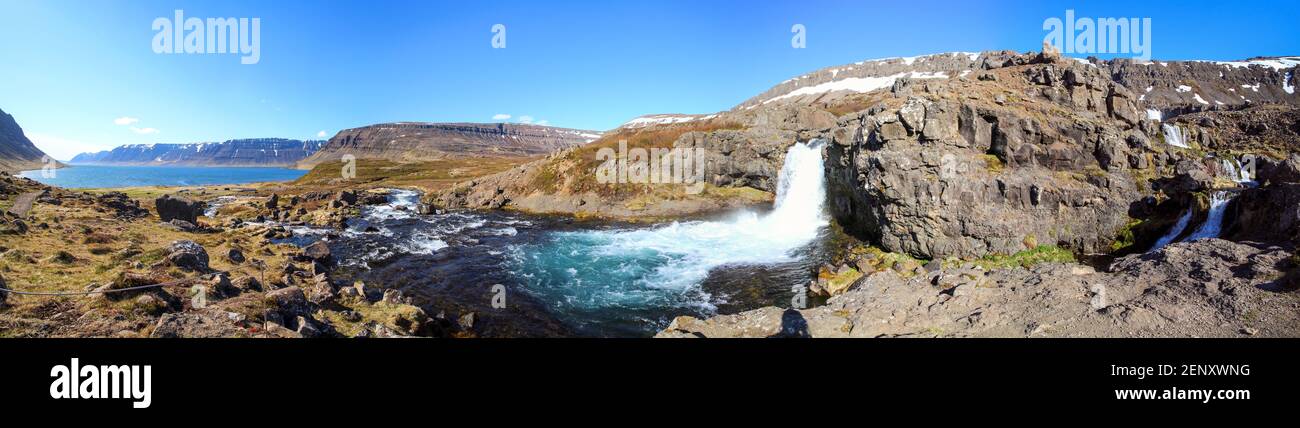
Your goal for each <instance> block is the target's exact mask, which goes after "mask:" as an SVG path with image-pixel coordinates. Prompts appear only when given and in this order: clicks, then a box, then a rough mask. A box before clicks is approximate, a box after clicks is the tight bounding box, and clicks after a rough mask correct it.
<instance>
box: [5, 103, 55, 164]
mask: <svg viewBox="0 0 1300 428" xmlns="http://www.w3.org/2000/svg"><path fill="white" fill-rule="evenodd" d="M45 157H46V156H45V152H42V151H41V149H38V148H36V145H34V144H32V141H31V140H29V139H27V135H25V134H23V128H22V127H19V126H18V122H17V121H15V120H14V117H13V116H12V115H10V114H8V113H5V112H4V110H0V171H5V172H9V173H15V172H18V171H24V170H33V169H41V167H43V166H44V163H43V162H42V159H43V158H45ZM56 165H57V164H56Z"/></svg>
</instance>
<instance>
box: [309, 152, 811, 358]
mask: <svg viewBox="0 0 1300 428" xmlns="http://www.w3.org/2000/svg"><path fill="white" fill-rule="evenodd" d="M823 170H824V169H823V163H822V157H821V145H820V144H811V145H807V144H797V145H795V146H793V147H791V148H790V150H789V151H788V153H787V154H786V160H785V164H784V166H783V168H782V170H781V172H780V176H779V184H778V190H777V199H776V203H775V205H774V207H773V209H772V210H771V211H769V212H767V213H763V214H759V213H753V212H741V213H735V214H732V215H730V216H728V217H726V218H724V219H721V220H716V221H689V222H673V223H668V224H661V225H652V226H647V225H634V224H624V223H611V222H577V223H575V222H572V221H571V220H568V219H565V218H563V217H546V216H527V215H521V214H516V213H508V212H452V213H443V214H437V215H417V214H416V213H415V205H416V201H417V196H418V195H417V194H415V193H414V192H410V191H402V190H398V191H394V192H392V193H391V194H390V195H389V204H388V205H382V206H375V207H367V208H365V209H364V211H363V213H362V214H363V215H362V216H361V217H360V218H358V219H356V220H355V221H352V222H349V227H348V228H347V230H345V231H343V232H342V233H340V234H338V236H335V237H332V238H331V239H330V241H329V242H330V247H331V249H332V250H334V251H335V253H336V256H338V257H339V258H340V260H341V261H340V264H341V265H343V271H342V272H340V273H341V275H342V277H344V278H352V279H358V280H362V281H365V282H367V283H378V284H384V286H385V287H391V288H400V289H402V290H403V291H404V292H405V293H406V294H407V295H411V296H413V297H415V298H416V300H417V303H420V304H423V305H425V306H426V307H431V308H433V309H434V312H433V313H437V312H438V311H441V310H444V309H446V310H449V311H453V312H451V313H466V312H470V311H473V312H476V313H477V314H478V315H477V316H478V320H479V321H478V323H477V325H478V326H479V327H477V328H476V330H479V331H480V333H481V334H486V335H508V336H536V335H556V334H558V335H581V336H634V337H635V336H649V335H652V334H654V333H655V332H657V331H658V330H660V329H662V328H664V327H665V326H667V324H668V322H670V321H671V320H672V319H673V318H674V317H676V316H680V315H693V316H709V315H713V314H716V313H730V312H735V311H740V310H747V309H754V308H757V307H761V306H767V305H779V306H789V302H790V298H791V296H792V295H793V294H794V293H793V291H792V287H794V286H802V285H805V284H807V283H808V281H810V280H811V279H812V275H813V274H812V272H813V270H814V268H815V266H816V265H817V264H819V263H821V262H822V261H823V260H824V259H825V254H826V253H827V250H828V248H829V247H830V245H829V244H827V242H828V241H829V240H828V239H827V237H828V234H829V228H828V227H826V226H827V224H828V219H827V218H826V215H825V213H824V206H823V205H824V202H823V201H824V200H825V195H826V190H825V185H824V179H823ZM292 230H294V232H295V235H296V236H295V238H293V240H292V243H294V244H298V245H304V244H306V243H309V242H311V241H314V240H316V239H321V237H323V236H327V235H329V234H330V232H328V231H326V230H312V229H309V228H298V229H292ZM496 284H502V285H504V286H505V287H506V288H507V289H508V290H509V292H508V293H507V299H506V302H508V303H507V304H506V307H505V308H495V307H493V306H491V299H492V297H493V295H494V294H493V292H492V291H491V290H492V287H493V286H495V285H496Z"/></svg>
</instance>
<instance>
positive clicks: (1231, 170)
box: [1219, 157, 1255, 184]
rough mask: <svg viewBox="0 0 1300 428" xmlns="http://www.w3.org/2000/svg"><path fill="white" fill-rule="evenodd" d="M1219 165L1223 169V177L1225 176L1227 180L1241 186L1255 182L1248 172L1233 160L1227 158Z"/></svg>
mask: <svg viewBox="0 0 1300 428" xmlns="http://www.w3.org/2000/svg"><path fill="white" fill-rule="evenodd" d="M1219 165H1221V166H1222V167H1223V173H1224V175H1227V176H1228V178H1231V179H1232V181H1235V182H1237V183H1241V184H1250V183H1254V182H1255V180H1254V179H1253V178H1251V176H1250V171H1249V170H1248V169H1247V168H1242V167H1241V164H1240V163H1238V162H1237V160H1236V159H1234V158H1231V157H1229V158H1227V159H1223V160H1220V161H1219Z"/></svg>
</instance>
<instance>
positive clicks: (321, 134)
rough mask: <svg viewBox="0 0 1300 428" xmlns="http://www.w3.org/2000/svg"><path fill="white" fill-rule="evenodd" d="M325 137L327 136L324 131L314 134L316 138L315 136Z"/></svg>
mask: <svg viewBox="0 0 1300 428" xmlns="http://www.w3.org/2000/svg"><path fill="white" fill-rule="evenodd" d="M326 135H329V134H326V133H325V131H321V132H317V133H316V136H317V137H325V136H326Z"/></svg>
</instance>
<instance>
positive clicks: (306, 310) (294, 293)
mask: <svg viewBox="0 0 1300 428" xmlns="http://www.w3.org/2000/svg"><path fill="white" fill-rule="evenodd" d="M266 302H267V303H269V304H271V305H272V306H273V307H275V308H276V309H277V310H279V312H280V313H281V314H282V315H285V316H289V317H293V316H298V315H306V314H310V313H311V304H310V303H309V302H308V301H307V295H306V294H304V293H303V292H302V289H301V288H298V287H288V288H282V289H279V290H275V291H272V292H269V293H266Z"/></svg>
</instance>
